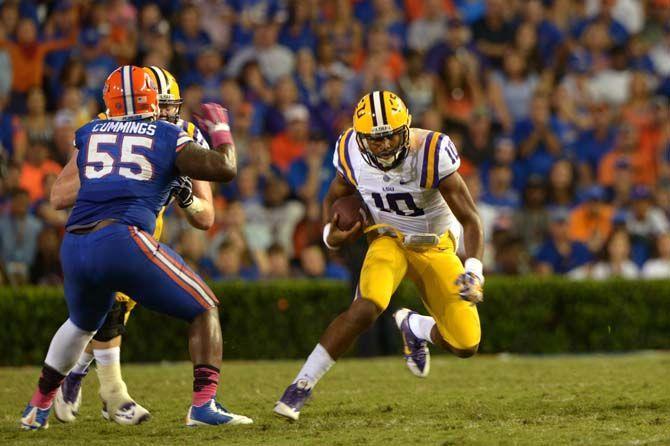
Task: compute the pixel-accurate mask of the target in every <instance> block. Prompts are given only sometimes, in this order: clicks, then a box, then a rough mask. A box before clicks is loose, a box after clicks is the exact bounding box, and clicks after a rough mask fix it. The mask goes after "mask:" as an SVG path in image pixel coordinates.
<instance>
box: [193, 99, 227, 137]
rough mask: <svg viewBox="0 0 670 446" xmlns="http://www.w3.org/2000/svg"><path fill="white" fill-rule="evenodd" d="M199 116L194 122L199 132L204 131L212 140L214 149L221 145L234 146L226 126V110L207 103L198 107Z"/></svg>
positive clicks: (217, 105)
mask: <svg viewBox="0 0 670 446" xmlns="http://www.w3.org/2000/svg"><path fill="white" fill-rule="evenodd" d="M200 113H201V114H200V115H195V120H196V122H197V123H198V127H200V129H201V130H205V131H206V132H207V133H208V134H209V137H210V138H211V140H212V145H213V146H214V147H219V146H220V145H221V144H235V143H234V142H233V135H232V134H231V133H230V126H229V125H228V110H226V109H225V108H223V107H221V106H220V105H219V104H215V103H213V102H208V103H206V104H202V105H201V106H200Z"/></svg>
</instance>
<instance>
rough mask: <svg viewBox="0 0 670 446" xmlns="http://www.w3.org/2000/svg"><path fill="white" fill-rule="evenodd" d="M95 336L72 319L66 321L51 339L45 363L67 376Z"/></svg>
mask: <svg viewBox="0 0 670 446" xmlns="http://www.w3.org/2000/svg"><path fill="white" fill-rule="evenodd" d="M94 334H95V332H94V331H85V330H82V329H81V328H79V327H77V326H76V325H75V324H74V323H73V322H72V321H71V320H70V319H68V320H66V321H65V323H63V325H61V326H60V328H59V329H58V331H57V332H56V334H55V335H54V337H53V338H52V339H51V344H50V345H49V351H48V352H47V357H46V359H45V360H44V363H45V364H46V365H48V366H49V367H51V368H52V369H54V370H56V371H58V372H59V373H61V374H63V375H67V374H68V373H70V370H71V369H72V367H74V365H75V364H76V363H77V359H79V357H80V356H81V354H82V352H83V351H84V349H85V348H86V346H87V345H88V343H89V342H91V339H93V335H94Z"/></svg>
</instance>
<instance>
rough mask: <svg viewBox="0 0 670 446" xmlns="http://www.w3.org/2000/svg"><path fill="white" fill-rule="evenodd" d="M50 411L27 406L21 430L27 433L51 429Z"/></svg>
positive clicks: (22, 416) (22, 418)
mask: <svg viewBox="0 0 670 446" xmlns="http://www.w3.org/2000/svg"><path fill="white" fill-rule="evenodd" d="M50 410H51V406H49V408H48V409H40V408H39V407H34V406H31V405H30V403H28V405H27V406H26V410H24V411H23V414H21V429H23V430H27V431H36V430H38V429H48V428H49V411H50Z"/></svg>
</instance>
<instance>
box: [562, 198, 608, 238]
mask: <svg viewBox="0 0 670 446" xmlns="http://www.w3.org/2000/svg"><path fill="white" fill-rule="evenodd" d="M589 207H590V204H589V203H586V204H582V205H580V206H578V207H576V208H575V210H573V211H572V213H571V214H570V222H569V225H570V226H569V228H568V232H569V234H570V238H572V239H573V240H577V241H580V242H583V243H588V242H589V240H591V239H592V238H593V237H594V236H596V234H599V235H601V236H602V237H604V238H607V237H609V235H610V232H611V231H612V216H613V215H614V208H613V207H612V206H610V205H607V204H600V209H599V211H598V212H597V213H596V214H595V215H593V214H591V212H589V209H588V208H589Z"/></svg>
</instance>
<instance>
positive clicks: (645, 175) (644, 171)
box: [598, 149, 656, 186]
mask: <svg viewBox="0 0 670 446" xmlns="http://www.w3.org/2000/svg"><path fill="white" fill-rule="evenodd" d="M617 161H622V162H627V163H628V164H629V165H630V168H631V169H632V172H633V182H634V183H636V184H646V185H648V186H653V185H654V184H655V183H656V163H655V162H654V159H653V158H652V157H650V156H649V153H648V152H645V151H642V150H641V149H638V150H636V151H635V152H633V153H630V154H628V153H622V152H619V151H618V150H613V151H611V152H610V153H608V154H607V155H605V156H604V157H603V159H602V160H601V161H600V166H599V167H598V183H600V184H601V185H603V186H612V185H613V184H614V181H615V178H616V165H617Z"/></svg>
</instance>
